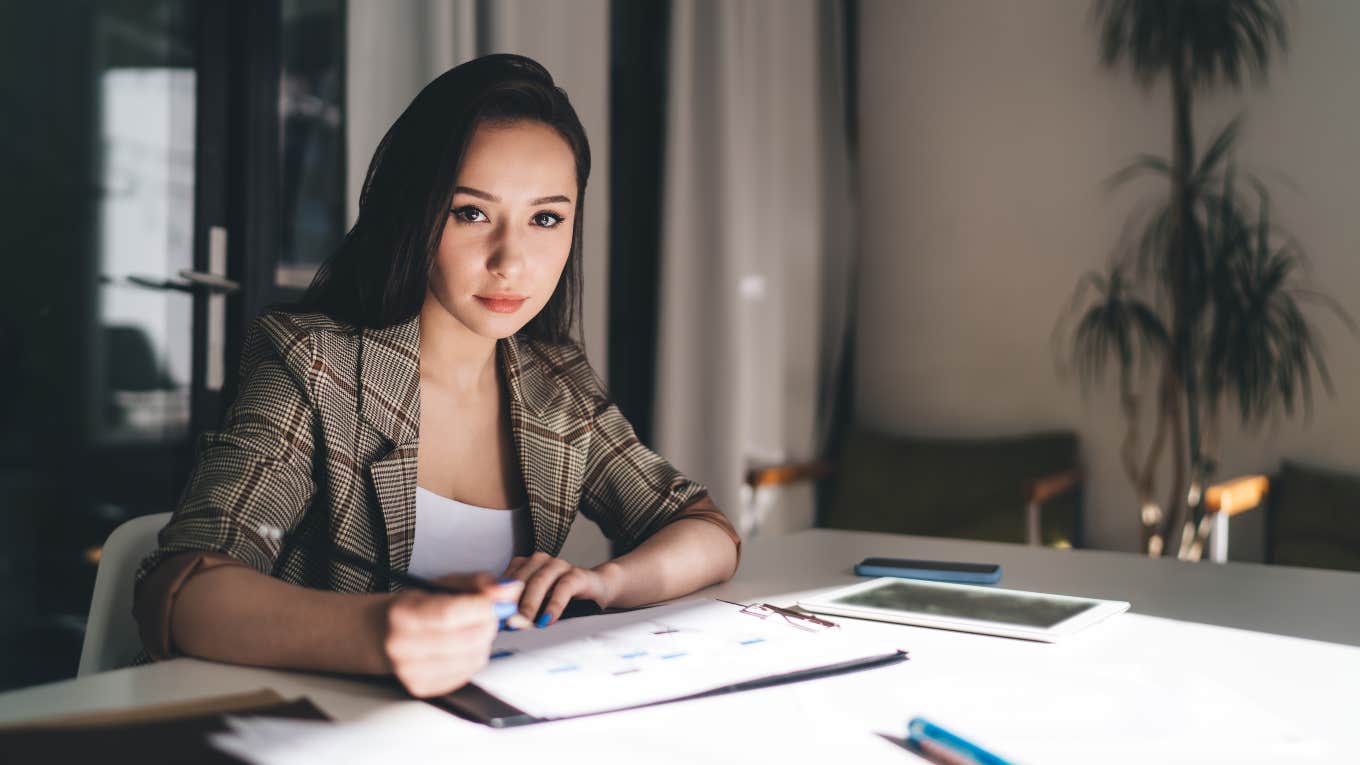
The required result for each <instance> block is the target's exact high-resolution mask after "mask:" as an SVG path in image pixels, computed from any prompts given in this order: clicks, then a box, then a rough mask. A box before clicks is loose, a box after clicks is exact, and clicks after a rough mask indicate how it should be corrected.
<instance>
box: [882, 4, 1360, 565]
mask: <svg viewBox="0 0 1360 765" xmlns="http://www.w3.org/2000/svg"><path fill="white" fill-rule="evenodd" d="M861 8H862V15H861V23H860V57H861V58H860V80H859V85H860V99H861V124H860V136H861V162H862V194H863V218H862V226H863V230H862V234H863V241H864V263H863V273H862V276H863V279H862V283H861V285H860V295H861V299H860V302H859V314H858V321H859V333H858V349H859V350H858V360H857V366H856V370H855V372H856V378H857V385H856V407H857V412H858V417H859V419H860V420H861V421H862V422H867V423H872V424H874V425H876V426H879V427H882V428H885V429H889V430H892V431H898V432H909V433H917V434H936V435H960V436H966V435H994V434H1003V433H1014V432H1023V431H1026V430H1031V429H1038V428H1054V427H1060V428H1072V429H1075V430H1076V431H1077V432H1078V433H1079V434H1080V437H1081V441H1082V446H1083V460H1084V462H1085V464H1086V467H1087V469H1088V471H1089V481H1088V485H1087V494H1086V497H1087V503H1086V504H1087V528H1088V541H1089V543H1090V544H1092V545H1093V546H1097V547H1106V548H1113V549H1125V550H1128V549H1133V548H1134V547H1136V545H1137V538H1138V532H1137V517H1136V507H1135V497H1134V495H1133V492H1132V489H1131V488H1130V487H1129V485H1128V482H1127V480H1126V479H1125V478H1124V475H1123V473H1122V471H1121V469H1120V468H1119V463H1118V458H1117V450H1118V447H1119V442H1120V440H1121V438H1122V436H1123V433H1124V425H1123V422H1122V420H1121V419H1120V417H1119V415H1118V409H1117V404H1116V401H1115V397H1114V391H1113V387H1112V386H1107V388H1106V389H1101V390H1096V391H1093V392H1092V393H1091V395H1089V396H1087V397H1084V396H1083V395H1082V393H1081V391H1080V389H1079V388H1078V386H1077V385H1076V383H1075V382H1074V381H1072V380H1071V379H1067V378H1065V377H1063V376H1062V375H1060V374H1059V370H1058V369H1057V368H1056V364H1055V356H1054V353H1053V349H1052V345H1051V342H1052V333H1053V328H1054V324H1055V321H1056V320H1057V318H1058V316H1059V313H1060V310H1061V307H1062V306H1063V305H1064V304H1065V303H1066V301H1068V300H1069V299H1070V297H1071V294H1072V289H1073V287H1074V286H1075V284H1076V281H1077V278H1078V276H1079V275H1080V274H1081V273H1083V272H1085V271H1087V270H1090V269H1095V268H1101V267H1102V266H1103V265H1104V264H1105V262H1106V260H1107V258H1108V256H1109V255H1110V253H1111V250H1112V248H1113V245H1114V244H1115V242H1116V241H1117V239H1118V235H1119V232H1120V228H1121V226H1122V224H1123V222H1124V219H1125V216H1126V215H1127V214H1128V212H1129V211H1130V210H1131V209H1132V208H1133V206H1134V205H1135V204H1136V202H1137V201H1138V200H1139V199H1140V198H1144V197H1145V196H1146V194H1147V192H1149V190H1150V189H1151V188H1152V187H1150V186H1143V187H1141V188H1133V189H1125V190H1123V191H1119V192H1107V191H1105V190H1104V187H1103V183H1104V181H1105V180H1106V179H1107V178H1108V177H1109V176H1110V175H1111V174H1112V173H1113V172H1114V171H1115V170H1116V169H1118V168H1119V167H1121V166H1122V165H1123V164H1124V163H1126V162H1127V161H1128V160H1129V159H1130V158H1132V157H1133V156H1134V155H1136V154H1138V153H1142V152H1152V153H1157V154H1162V155H1167V154H1169V147H1170V129H1171V128H1170V125H1171V117H1170V113H1171V112H1170V104H1169V100H1170V99H1169V96H1168V93H1167V90H1166V88H1165V87H1157V88H1154V89H1152V90H1150V91H1145V90H1143V89H1141V88H1139V87H1138V86H1136V85H1135V84H1134V83H1133V82H1132V80H1131V78H1130V77H1129V76H1128V75H1127V72H1111V71H1108V70H1105V69H1103V68H1101V67H1100V66H1099V64H1098V57H1097V50H1096V32H1095V28H1094V26H1093V25H1092V23H1091V21H1090V18H1089V14H1088V11H1089V6H1088V5H1087V4H1086V3H1077V2H1073V1H1072V0H1028V1H1027V2H1025V3H1002V2H985V1H982V0H955V1H954V2H948V3H944V2H929V1H924V2H922V1H911V2H903V1H902V0H862V6H861ZM1289 12H1290V19H1291V22H1292V26H1291V33H1292V37H1291V50H1290V52H1289V53H1288V54H1287V56H1286V57H1285V58H1284V59H1283V60H1281V61H1279V62H1278V63H1277V65H1276V66H1275V67H1273V69H1272V72H1271V75H1270V78H1269V81H1268V83H1267V84H1266V85H1265V86H1264V87H1255V86H1250V85H1249V86H1248V87H1246V88H1244V90H1243V92H1242V93H1240V94H1231V93H1229V94H1224V95H1220V96H1215V97H1213V98H1202V99H1201V100H1200V102H1199V105H1198V106H1197V108H1196V112H1195V125H1196V130H1197V139H1198V140H1199V141H1200V145H1201V146H1203V145H1204V143H1205V142H1206V141H1207V138H1206V137H1207V136H1208V135H1209V134H1210V133H1211V132H1213V131H1214V130H1216V129H1217V128H1218V127H1219V126H1221V125H1222V124H1224V123H1225V122H1226V121H1227V120H1228V119H1230V118H1231V117H1232V116H1233V115H1234V114H1236V113H1238V112H1239V111H1241V110H1243V109H1245V110H1247V112H1248V123H1247V127H1246V132H1245V135H1244V139H1243V142H1242V144H1241V150H1240V152H1239V157H1240V159H1241V160H1242V161H1243V162H1244V163H1245V164H1246V165H1247V166H1249V167H1251V168H1252V169H1254V170H1255V171H1256V172H1257V173H1258V174H1260V175H1262V176H1263V177H1265V178H1266V179H1267V180H1268V182H1269V183H1270V184H1271V185H1272V188H1273V190H1274V192H1275V197H1276V210H1277V216H1278V220H1279V221H1280V222H1281V223H1283V224H1285V225H1287V226H1288V227H1290V228H1291V229H1292V230H1293V231H1294V233H1296V234H1297V235H1298V236H1299V238H1300V239H1301V240H1302V241H1303V243H1304V244H1305V246H1306V247H1307V248H1308V249H1309V251H1310V253H1311V255H1312V266H1313V267H1312V272H1311V281H1312V283H1313V284H1314V285H1315V286H1322V287H1323V288H1324V289H1326V290H1327V291H1329V292H1330V293H1331V294H1332V295H1333V296H1334V297H1336V298H1338V299H1339V300H1341V301H1342V303H1343V304H1345V305H1346V307H1347V308H1348V309H1349V310H1350V311H1351V312H1352V313H1355V314H1357V315H1360V295H1357V294H1356V289H1355V287H1356V286H1357V285H1360V215H1357V213H1360V199H1358V198H1357V197H1358V195H1357V193H1356V192H1355V191H1354V188H1353V187H1354V180H1355V179H1356V178H1357V177H1358V176H1360V151H1358V149H1360V88H1357V87H1356V86H1355V78H1356V75H1357V74H1360V48H1357V47H1356V46H1355V45H1354V42H1353V40H1352V39H1350V37H1351V33H1350V30H1354V29H1357V28H1360V4H1355V3H1349V2H1345V1H1344V0H1315V1H1314V2H1309V3H1300V4H1297V5H1294V6H1290V11H1289ZM1283 176H1287V177H1288V179H1289V181H1290V182H1292V184H1294V186H1295V187H1296V188H1297V190H1296V191H1293V190H1290V188H1289V186H1288V184H1287V183H1286V182H1285V181H1284V179H1283ZM1315 315H1316V314H1315ZM1317 326H1318V328H1319V329H1320V330H1321V333H1322V335H1323V339H1324V343H1325V347H1326V348H1327V350H1328V351H1329V353H1328V357H1327V358H1328V362H1329V364H1330V366H1331V371H1332V374H1333V378H1334V380H1335V383H1336V389H1337V395H1336V397H1335V398H1334V399H1328V398H1327V396H1326V395H1325V393H1323V392H1322V391H1320V390H1319V400H1318V402H1317V406H1316V410H1315V413H1314V417H1313V419H1312V422H1311V423H1304V422H1302V421H1299V420H1296V421H1292V422H1284V423H1277V424H1275V425H1272V426H1269V427H1268V428H1267V429H1266V430H1265V431H1264V432H1262V433H1257V434H1241V433H1236V432H1230V431H1232V430H1235V429H1231V428H1230V429H1227V430H1225V433H1224V438H1223V441H1224V443H1225V444H1226V446H1225V448H1224V450H1223V453H1222V465H1223V470H1222V473H1221V475H1234V474H1238V473H1242V472H1256V471H1269V470H1272V469H1275V468H1277V467H1278V464H1279V460H1280V459H1281V458H1282V457H1288V458H1291V459H1299V460H1305V461H1311V462H1315V463H1320V464H1323V465H1327V466H1333V467H1340V468H1344V469H1349V470H1356V471H1360V340H1357V339H1356V338H1355V337H1353V336H1351V335H1350V334H1349V333H1348V332H1347V331H1346V330H1345V329H1344V328H1343V327H1342V326H1341V325H1340V324H1339V323H1338V322H1337V321H1335V320H1333V319H1331V318H1329V317H1326V316H1319V317H1318V320H1317ZM1145 432H1146V429H1145ZM1164 486H1165V479H1163V483H1162V487H1160V491H1159V494H1162V495H1164V494H1165V490H1164ZM1260 515H1261V514H1259V513H1253V514H1251V515H1250V516H1246V517H1243V518H1241V519H1239V520H1235V521H1234V530H1233V536H1234V544H1233V550H1232V554H1233V556H1234V557H1235V558H1242V559H1254V558H1258V557H1259V555H1260V520H1261V518H1260ZM1253 516H1254V517H1253Z"/></svg>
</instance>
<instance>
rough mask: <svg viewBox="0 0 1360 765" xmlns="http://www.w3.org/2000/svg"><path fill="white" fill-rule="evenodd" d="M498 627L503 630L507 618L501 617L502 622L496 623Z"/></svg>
mask: <svg viewBox="0 0 1360 765" xmlns="http://www.w3.org/2000/svg"><path fill="white" fill-rule="evenodd" d="M496 629H498V630H503V629H505V620H504V619H501V623H500V624H497V625H496Z"/></svg>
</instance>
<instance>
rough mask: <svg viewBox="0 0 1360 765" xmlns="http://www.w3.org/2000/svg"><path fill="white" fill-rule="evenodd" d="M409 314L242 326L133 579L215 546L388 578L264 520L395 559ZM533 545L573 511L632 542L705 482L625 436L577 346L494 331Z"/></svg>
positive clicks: (415, 338) (404, 546)
mask: <svg viewBox="0 0 1360 765" xmlns="http://www.w3.org/2000/svg"><path fill="white" fill-rule="evenodd" d="M419 338H420V326H419V317H417V318H414V319H412V320H410V321H408V322H406V323H404V324H399V325H395V326H392V327H388V328H386V329H377V330H373V329H368V330H364V331H363V333H362V334H359V333H356V332H355V331H354V328H353V327H352V326H351V325H349V324H345V323H341V322H337V321H335V320H333V319H331V318H329V317H328V316H325V315H323V314H296V313H284V312H269V313H266V314H263V315H261V316H260V317H259V318H258V319H256V320H255V322H254V323H253V324H252V325H251V328H250V330H249V332H248V333H247V336H246V340H245V343H244V347H243V348H242V355H241V374H240V380H241V385H240V391H239V394H238V396H237V399H236V401H235V402H234V403H233V405H232V406H231V408H230V409H229V410H228V412H227V416H226V419H225V423H224V426H223V427H222V429H221V430H218V431H210V432H207V433H204V434H203V436H202V437H201V440H200V443H199V449H200V452H199V456H198V462H197V464H196V466H195V468H194V470H193V473H192V475H191V477H190V479H189V482H188V485H187V486H186V488H185V490H184V494H183V495H182V497H181V499H180V503H179V506H178V508H177V509H176V510H175V512H174V514H173V516H172V517H171V519H170V522H169V523H168V524H167V525H166V526H165V528H164V529H163V530H162V531H161V532H160V538H159V542H160V546H159V548H158V549H157V550H156V551H155V552H154V553H153V554H152V555H150V556H149V557H147V558H146V559H144V560H143V561H142V564H141V566H140V567H139V569H138V571H137V584H138V586H139V587H140V585H141V583H142V581H143V580H144V579H145V578H146V577H147V575H148V574H149V573H150V572H151V570H152V569H154V568H155V567H156V566H157V565H158V564H159V563H160V562H161V561H162V560H163V559H165V558H166V557H167V556H170V555H174V554H176V553H181V552H189V551H209V552H218V553H223V554H226V555H228V556H231V557H232V558H235V559H237V560H240V561H242V562H244V563H246V564H248V565H250V566H253V567H254V568H255V569H257V570H259V571H260V572H262V573H266V574H270V575H273V576H275V577H278V578H280V579H283V580H284V581H288V582H292V583H294V584H299V585H303V586H307V587H314V588H322V589H328V590H334V591H338V592H373V591H384V590H396V589H398V588H399V585H398V584H396V583H394V582H391V581H384V580H383V579H381V578H379V577H375V576H374V575H372V574H370V573H368V572H366V571H362V570H359V569H358V568H356V567H353V566H350V565H346V564H344V563H340V562H338V561H334V560H333V559H331V558H330V556H321V555H316V554H314V553H312V552H309V551H308V550H306V549H304V548H302V547H294V548H292V549H290V550H287V551H284V550H282V549H281V547H280V543H279V542H277V541H273V540H270V539H266V538H264V537H263V536H261V534H260V533H259V531H258V529H259V527H260V525H261V524H269V525H273V526H277V527H279V528H281V529H286V530H297V531H298V533H299V534H300V535H301V536H302V537H303V538H306V539H309V540H311V541H314V542H319V543H327V542H334V543H336V544H339V545H342V546H343V547H345V548H346V549H348V550H349V551H351V552H354V553H356V554H358V555H361V556H363V557H365V558H368V559H369V560H373V561H375V562H379V563H383V564H387V565H389V566H390V567H391V568H392V569H393V570H396V571H405V570H406V568H407V565H408V564H409V562H410V560H411V545H412V542H413V540H414V537H415V520H416V512H415V502H416V500H415V490H416V453H417V449H418V448H419V444H420V433H419V426H420V343H419ZM497 357H498V361H499V363H500V368H501V370H502V372H503V374H504V375H505V377H506V381H507V387H508V389H509V392H510V426H511V432H512V434H513V438H514V445H515V454H516V455H517V456H518V458H519V467H520V472H521V475H522V476H523V477H524V484H525V490H526V493H527V495H528V499H529V514H530V517H531V519H532V529H533V546H534V549H535V550H540V551H543V552H546V553H548V554H551V555H557V554H558V552H559V551H560V550H561V548H562V543H563V542H564V541H565V540H566V538H567V532H568V531H569V530H570V528H571V524H572V522H573V521H574V520H575V518H576V514H577V511H578V510H579V511H580V512H581V513H583V514H584V515H585V516H586V517H587V518H589V519H590V520H592V521H595V522H596V523H597V524H599V526H600V528H601V529H602V530H603V531H604V533H605V535H606V536H608V537H609V538H611V539H613V540H616V541H617V542H620V543H621V544H622V546H623V547H624V548H625V549H628V548H631V547H633V546H635V545H637V544H638V543H639V542H641V541H642V540H643V539H645V538H646V537H648V536H649V535H650V534H651V533H652V532H653V531H655V530H656V529H658V528H660V527H661V526H663V525H665V523H666V522H667V521H668V520H669V519H671V517H672V516H674V515H675V514H676V513H677V512H678V511H680V510H681V509H682V508H684V507H685V506H686V505H688V504H690V503H692V502H694V501H696V500H698V499H701V498H703V497H704V496H705V495H706V493H707V492H706V491H705V489H704V487H702V486H700V485H699V484H697V483H695V482H693V481H691V480H689V479H687V478H685V477H684V476H682V475H681V474H680V473H679V472H677V471H676V470H675V469H674V468H673V467H671V466H670V465H669V464H668V463H667V462H666V461H665V460H663V459H662V458H661V457H659V456H657V455H656V454H654V453H653V452H651V451H650V450H648V449H647V448H646V447H645V446H643V445H642V443H641V442H639V441H638V439H637V437H636V436H635V435H634V433H633V429H632V427H631V426H630V425H629V424H628V422H627V420H625V419H624V417H623V415H622V414H621V413H620V412H619V410H618V407H616V406H615V405H614V404H612V403H610V401H609V399H608V396H607V395H606V394H605V392H604V390H603V388H602V387H601V385H600V383H599V382H598V380H597V378H596V376H595V374H594V372H593V370H592V369H591V367H590V365H589V363H588V362H587V361H586V357H585V354H584V353H583V352H582V350H581V348H580V347H579V346H577V345H563V346H552V345H547V344H544V343H540V342H536V341H533V340H530V339H528V338H525V337H522V336H519V335H516V336H514V337H510V338H506V339H504V340H501V341H499V342H498V343H497Z"/></svg>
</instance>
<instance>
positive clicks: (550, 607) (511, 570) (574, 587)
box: [504, 552, 617, 627]
mask: <svg viewBox="0 0 1360 765" xmlns="http://www.w3.org/2000/svg"><path fill="white" fill-rule="evenodd" d="M610 565H611V564H609V563H605V564H603V565H601V566H599V567H597V568H595V569H589V568H580V567H578V566H573V565H572V564H570V563H568V562H566V561H564V560H562V559H561V558H554V557H553V556H551V555H548V554H547V553H543V552H536V553H534V554H533V555H530V556H529V557H527V558H523V557H515V558H511V559H510V565H509V566H508V567H506V569H505V575H504V576H505V577H506V578H512V579H518V580H520V581H522V582H524V594H523V595H522V596H520V600H519V612H520V613H521V614H523V615H524V616H526V617H528V618H529V619H534V617H535V615H537V614H538V613H539V610H540V608H541V609H542V615H541V616H538V618H537V620H536V621H535V622H534V624H535V625H537V626H539V627H546V626H548V625H549V624H552V623H553V622H554V621H556V620H557V618H558V617H559V616H561V615H562V611H563V610H564V609H565V608H566V607H567V603H569V602H570V601H571V600H572V599H573V598H576V599H580V600H593V601H595V602H596V603H598V604H599V605H600V607H601V608H608V607H609V604H610V603H611V602H612V601H613V600H614V593H615V592H616V591H617V586H616V584H615V581H614V579H613V578H612V577H611V576H610V574H609V566H610Z"/></svg>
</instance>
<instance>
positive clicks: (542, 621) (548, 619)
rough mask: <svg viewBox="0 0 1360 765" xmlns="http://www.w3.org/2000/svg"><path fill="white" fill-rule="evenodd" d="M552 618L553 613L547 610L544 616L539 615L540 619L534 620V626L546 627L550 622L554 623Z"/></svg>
mask: <svg viewBox="0 0 1360 765" xmlns="http://www.w3.org/2000/svg"><path fill="white" fill-rule="evenodd" d="M552 618H553V617H552V614H550V613H546V612H545V613H544V614H543V615H542V616H540V617H538V621H536V622H534V626H535V627H546V626H548V625H549V624H552Z"/></svg>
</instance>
